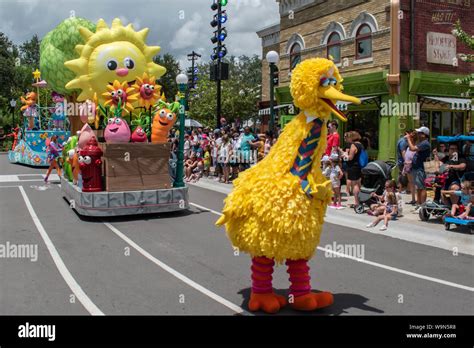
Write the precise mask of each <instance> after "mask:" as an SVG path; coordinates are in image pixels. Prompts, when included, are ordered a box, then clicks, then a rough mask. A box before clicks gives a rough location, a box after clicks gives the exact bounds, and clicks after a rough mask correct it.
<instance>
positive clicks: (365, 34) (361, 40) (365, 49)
mask: <svg viewBox="0 0 474 348" xmlns="http://www.w3.org/2000/svg"><path fill="white" fill-rule="evenodd" d="M369 57H372V30H371V29H370V27H369V26H368V25H367V24H363V25H361V26H360V27H359V29H358V30H357V34H356V59H364V58H369Z"/></svg>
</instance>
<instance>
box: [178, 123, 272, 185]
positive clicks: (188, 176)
mask: <svg viewBox="0 0 474 348" xmlns="http://www.w3.org/2000/svg"><path fill="white" fill-rule="evenodd" d="M221 122H222V123H223V125H222V127H221V128H219V129H214V130H211V129H210V128H196V129H193V130H188V131H187V132H186V133H185V135H184V161H185V180H186V181H187V182H196V181H198V180H199V179H200V178H202V177H214V179H215V180H216V181H219V182H222V183H225V184H229V183H231V182H232V180H234V179H235V178H237V176H238V175H239V173H240V172H241V171H244V170H246V169H248V168H250V167H251V166H252V165H253V164H255V163H257V162H258V161H260V160H262V159H263V158H264V157H265V156H266V155H267V154H268V153H269V152H270V149H271V147H272V146H273V144H274V143H275V141H276V140H275V137H274V136H273V134H272V133H271V132H269V131H267V132H265V133H259V132H255V131H253V130H252V129H251V128H250V127H243V128H240V129H239V128H236V127H233V126H231V125H227V124H226V123H225V121H223V120H222V121H221ZM171 142H172V144H173V147H172V149H173V151H174V152H177V149H178V132H177V131H176V130H172V131H171Z"/></svg>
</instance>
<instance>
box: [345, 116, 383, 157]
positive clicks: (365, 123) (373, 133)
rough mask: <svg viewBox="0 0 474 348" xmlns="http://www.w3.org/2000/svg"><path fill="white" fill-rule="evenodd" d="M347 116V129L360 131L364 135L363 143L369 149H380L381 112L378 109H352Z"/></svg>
mask: <svg viewBox="0 0 474 348" xmlns="http://www.w3.org/2000/svg"><path fill="white" fill-rule="evenodd" d="M347 116H348V122H347V127H346V129H345V131H346V132H348V131H357V132H359V133H360V135H361V137H362V140H361V143H362V144H363V145H364V147H365V148H366V149H367V150H378V148H379V122H380V112H379V111H378V110H367V111H351V112H349V113H347Z"/></svg>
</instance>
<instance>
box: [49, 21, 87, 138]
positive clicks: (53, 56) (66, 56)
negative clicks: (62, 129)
mask: <svg viewBox="0 0 474 348" xmlns="http://www.w3.org/2000/svg"><path fill="white" fill-rule="evenodd" d="M79 27H86V28H87V29H89V30H91V31H94V32H95V27H96V26H95V24H94V23H92V22H90V21H88V20H87V19H84V18H79V17H71V18H68V19H66V20H65V21H63V22H62V23H61V24H59V25H58V26H57V27H56V28H55V29H54V30H52V31H50V32H49V33H48V34H46V36H45V37H44V38H43V40H42V41H41V46H40V70H41V75H42V78H43V79H45V80H46V81H47V82H48V85H49V87H50V88H51V89H52V90H53V91H56V92H58V93H61V94H62V95H64V96H66V98H67V100H68V101H69V102H75V100H76V98H77V95H78V93H79V92H80V91H75V90H68V89H66V84H67V83H68V82H69V81H71V80H72V79H74V78H75V74H74V72H73V71H71V70H69V69H68V68H66V66H65V65H64V62H66V61H69V60H71V59H76V58H78V57H79V54H78V52H76V50H75V47H76V45H78V44H83V43H84V41H83V39H82V37H81V35H80V33H79ZM69 116H78V115H69ZM69 120H70V122H71V131H72V132H75V131H77V130H79V129H80V128H81V127H82V122H81V121H80V119H79V117H74V118H71V117H70V118H69Z"/></svg>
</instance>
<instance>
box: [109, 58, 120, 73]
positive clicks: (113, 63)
mask: <svg viewBox="0 0 474 348" xmlns="http://www.w3.org/2000/svg"><path fill="white" fill-rule="evenodd" d="M117 67H118V63H117V61H116V60H115V59H111V60H109V61H108V62H107V69H109V70H111V71H114V70H115V69H117Z"/></svg>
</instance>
